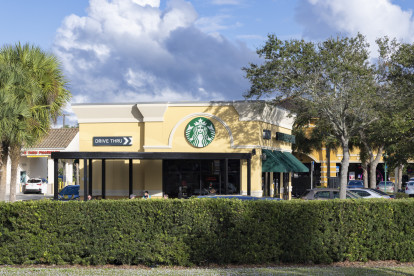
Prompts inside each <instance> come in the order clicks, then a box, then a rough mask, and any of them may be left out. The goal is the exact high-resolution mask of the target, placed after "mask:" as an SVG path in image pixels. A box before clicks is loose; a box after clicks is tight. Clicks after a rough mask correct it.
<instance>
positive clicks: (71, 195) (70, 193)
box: [58, 185, 80, 201]
mask: <svg viewBox="0 0 414 276" xmlns="http://www.w3.org/2000/svg"><path fill="white" fill-rule="evenodd" d="M79 189H80V186H79V185H68V186H66V187H64V188H63V189H62V190H61V191H60V192H59V193H58V200H63V201H66V200H78V199H79Z"/></svg>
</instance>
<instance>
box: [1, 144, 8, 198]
mask: <svg viewBox="0 0 414 276" xmlns="http://www.w3.org/2000/svg"><path fill="white" fill-rule="evenodd" d="M8 158H9V146H8V145H7V144H4V143H3V144H2V151H1V163H2V165H1V180H0V181H1V182H0V201H5V200H6V186H7V160H8Z"/></svg>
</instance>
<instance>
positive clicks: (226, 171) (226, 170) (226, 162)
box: [224, 158, 229, 195]
mask: <svg viewBox="0 0 414 276" xmlns="http://www.w3.org/2000/svg"><path fill="white" fill-rule="evenodd" d="M228 186H229V159H228V158H226V159H224V187H225V188H224V189H225V190H224V192H225V193H226V195H227V194H228V192H229V191H228V189H229V188H228Z"/></svg>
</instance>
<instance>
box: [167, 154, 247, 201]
mask: <svg viewBox="0 0 414 276" xmlns="http://www.w3.org/2000/svg"><path fill="white" fill-rule="evenodd" d="M224 164H225V162H224V160H164V162H163V192H164V193H165V194H168V196H169V197H171V198H189V197H191V196H199V195H208V194H240V160H233V159H232V160H228V184H227V187H226V185H225V167H224Z"/></svg>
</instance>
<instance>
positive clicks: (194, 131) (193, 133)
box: [185, 117, 216, 148]
mask: <svg viewBox="0 0 414 276" xmlns="http://www.w3.org/2000/svg"><path fill="white" fill-rule="evenodd" d="M214 136H216V129H215V128H214V125H213V123H212V122H211V121H210V120H209V119H206V118H203V117H197V118H194V119H192V120H191V121H190V122H189V123H188V125H187V126H186V127H185V137H186V138H187V141H188V142H189V143H190V144H191V145H193V146H194V147H197V148H204V147H205V146H207V145H208V144H210V143H211V142H212V141H213V139H214Z"/></svg>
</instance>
